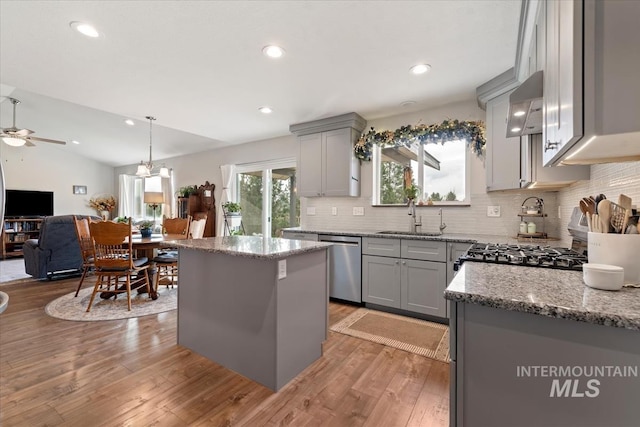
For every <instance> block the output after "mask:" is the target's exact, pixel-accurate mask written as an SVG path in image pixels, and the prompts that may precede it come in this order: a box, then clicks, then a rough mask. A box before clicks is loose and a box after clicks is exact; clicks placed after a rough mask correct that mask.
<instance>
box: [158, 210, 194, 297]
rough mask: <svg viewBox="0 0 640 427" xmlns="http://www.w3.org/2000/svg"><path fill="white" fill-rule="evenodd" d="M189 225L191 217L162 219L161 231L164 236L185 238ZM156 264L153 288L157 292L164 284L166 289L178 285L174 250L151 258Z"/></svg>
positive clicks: (176, 257)
mask: <svg viewBox="0 0 640 427" xmlns="http://www.w3.org/2000/svg"><path fill="white" fill-rule="evenodd" d="M190 224H191V216H188V217H187V218H164V219H163V221H162V231H163V232H164V233H165V234H173V235H181V236H184V237H185V238H186V237H187V233H188V232H189V227H190ZM153 261H154V262H155V263H156V267H157V271H156V277H155V279H156V280H155V285H154V288H155V290H156V291H157V290H158V286H160V284H161V282H162V284H166V285H167V287H169V286H171V287H173V285H174V284H177V283H178V253H177V251H175V250H165V251H163V253H162V254H159V255H158V256H157V257H155V258H153Z"/></svg>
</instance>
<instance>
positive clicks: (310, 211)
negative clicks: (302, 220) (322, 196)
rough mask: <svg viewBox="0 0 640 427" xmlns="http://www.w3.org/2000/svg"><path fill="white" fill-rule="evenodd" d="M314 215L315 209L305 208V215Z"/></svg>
mask: <svg viewBox="0 0 640 427" xmlns="http://www.w3.org/2000/svg"><path fill="white" fill-rule="evenodd" d="M315 214H316V208H315V207H311V208H307V215H315Z"/></svg>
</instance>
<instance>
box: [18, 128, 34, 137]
mask: <svg viewBox="0 0 640 427" xmlns="http://www.w3.org/2000/svg"><path fill="white" fill-rule="evenodd" d="M32 133H33V131H32V130H30V129H19V130H17V131H16V132H15V134H16V135H18V136H27V135H31V134H32Z"/></svg>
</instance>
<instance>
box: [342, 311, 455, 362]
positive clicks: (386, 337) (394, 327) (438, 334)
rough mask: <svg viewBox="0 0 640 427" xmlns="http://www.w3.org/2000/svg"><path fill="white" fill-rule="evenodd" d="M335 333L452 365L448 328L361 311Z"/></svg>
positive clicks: (352, 315) (421, 321)
mask: <svg viewBox="0 0 640 427" xmlns="http://www.w3.org/2000/svg"><path fill="white" fill-rule="evenodd" d="M330 329H331V330H332V331H335V332H339V333H341V334H346V335H351V336H353V337H356V338H362V339H365V340H369V341H373V342H377V343H379V344H384V345H387V346H389V347H394V348H397V349H400V350H405V351H408V352H411V353H415V354H419V355H421V356H426V357H429V358H431V359H435V360H440V361H442V362H449V361H450V357H449V327H448V326H447V325H441V324H439V323H434V322H429V321H426V320H420V319H414V318H412V317H406V316H399V315H396V314H391V313H385V312H382V311H376V310H369V309H366V308H359V309H358V310H356V311H355V312H353V313H351V314H350V315H349V316H347V317H346V318H344V319H343V320H341V321H340V322H338V323H336V324H335V325H333V326H331V328H330Z"/></svg>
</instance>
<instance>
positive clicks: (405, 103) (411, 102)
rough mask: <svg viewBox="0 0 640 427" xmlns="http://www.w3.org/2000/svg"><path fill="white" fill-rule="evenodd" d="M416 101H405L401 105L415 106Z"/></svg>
mask: <svg viewBox="0 0 640 427" xmlns="http://www.w3.org/2000/svg"><path fill="white" fill-rule="evenodd" d="M415 103H416V101H404V102H403V103H401V104H400V106H401V107H409V106H411V105H413V104H415Z"/></svg>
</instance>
